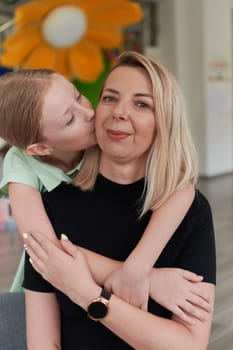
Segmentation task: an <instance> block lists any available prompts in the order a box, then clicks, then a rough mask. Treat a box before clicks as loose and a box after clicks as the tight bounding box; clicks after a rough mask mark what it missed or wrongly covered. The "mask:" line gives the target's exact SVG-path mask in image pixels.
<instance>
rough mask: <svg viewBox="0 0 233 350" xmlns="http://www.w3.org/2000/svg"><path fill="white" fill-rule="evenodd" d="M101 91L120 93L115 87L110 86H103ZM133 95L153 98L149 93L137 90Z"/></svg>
mask: <svg viewBox="0 0 233 350" xmlns="http://www.w3.org/2000/svg"><path fill="white" fill-rule="evenodd" d="M103 91H104V92H105V91H107V92H111V93H113V94H117V95H120V92H119V91H117V90H115V89H112V88H104V89H103ZM134 96H135V97H149V98H151V99H153V96H152V95H151V94H147V93H144V92H137V93H135V94H134Z"/></svg>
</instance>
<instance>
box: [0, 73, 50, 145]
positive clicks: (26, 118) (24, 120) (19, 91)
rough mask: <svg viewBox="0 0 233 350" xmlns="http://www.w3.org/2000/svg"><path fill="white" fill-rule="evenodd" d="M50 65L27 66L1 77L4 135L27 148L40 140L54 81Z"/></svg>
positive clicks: (1, 132) (0, 126) (0, 133)
mask: <svg viewBox="0 0 233 350" xmlns="http://www.w3.org/2000/svg"><path fill="white" fill-rule="evenodd" d="M53 74H55V72H54V71H52V70H50V69H25V70H19V71H15V72H10V73H7V74H4V75H2V76H1V77H0V137H2V138H3V139H4V140H5V141H6V142H7V143H8V144H10V145H14V146H16V147H19V148H22V149H26V147H27V146H28V145H30V144H32V143H34V142H36V141H40V139H41V137H42V135H41V117H42V104H43V97H44V95H45V93H46V92H47V90H48V88H49V87H50V84H51V82H52V77H53Z"/></svg>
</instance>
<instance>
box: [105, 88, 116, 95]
mask: <svg viewBox="0 0 233 350" xmlns="http://www.w3.org/2000/svg"><path fill="white" fill-rule="evenodd" d="M103 91H108V92H111V93H113V94H118V95H120V93H119V91H117V90H115V89H111V88H104V89H103Z"/></svg>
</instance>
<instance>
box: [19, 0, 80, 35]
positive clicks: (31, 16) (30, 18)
mask: <svg viewBox="0 0 233 350" xmlns="http://www.w3.org/2000/svg"><path fill="white" fill-rule="evenodd" d="M79 2H80V1H77V0H73V1H72V0H49V1H48V0H41V1H31V2H29V3H26V4H23V5H20V6H18V7H16V10H15V26H16V28H17V29H21V28H22V27H25V26H27V25H29V24H31V23H33V22H38V21H41V20H43V18H44V17H45V16H46V15H47V14H48V12H49V11H51V10H53V9H54V8H55V7H57V6H64V5H76V6H77V5H78V4H79Z"/></svg>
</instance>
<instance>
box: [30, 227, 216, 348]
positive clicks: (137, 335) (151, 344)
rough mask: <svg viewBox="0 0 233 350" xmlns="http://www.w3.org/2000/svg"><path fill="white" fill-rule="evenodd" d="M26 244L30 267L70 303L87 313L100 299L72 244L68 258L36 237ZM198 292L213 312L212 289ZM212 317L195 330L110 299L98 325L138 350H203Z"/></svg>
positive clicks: (42, 239)
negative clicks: (95, 299)
mask: <svg viewBox="0 0 233 350" xmlns="http://www.w3.org/2000/svg"><path fill="white" fill-rule="evenodd" d="M26 241H27V242H28V249H27V250H28V253H29V255H30V256H31V259H32V263H33V267H34V268H35V269H36V270H37V271H38V272H39V273H41V274H42V276H43V277H44V278H45V279H47V280H49V281H50V282H51V283H52V284H53V285H54V286H55V287H56V288H58V289H60V290H62V291H63V292H64V293H65V294H66V295H68V297H69V298H70V299H71V300H72V301H73V302H75V303H76V304H78V305H80V306H81V307H82V308H84V309H85V310H87V305H88V302H89V301H90V300H92V299H93V298H96V297H98V296H99V294H100V290H101V288H100V286H99V285H98V284H96V282H95V281H94V279H93V277H92V274H91V272H90V270H89V267H88V263H87V262H86V259H85V256H84V255H83V254H82V253H81V252H80V251H79V250H78V249H75V247H74V246H73V245H72V244H71V243H70V248H71V247H73V248H74V249H73V248H71V249H70V248H68V249H69V254H66V253H65V252H63V251H62V250H60V249H57V248H56V247H55V246H54V245H53V244H51V243H50V242H49V241H48V240H46V239H44V238H43V236H42V235H39V234H36V233H35V234H33V236H29V237H28V238H27V240H26ZM58 270H59V273H57V272H58ZM80 276H81V277H80ZM80 281H82V283H80ZM200 288H202V289H204V290H205V291H204V292H205V293H207V294H209V295H210V305H211V308H212V310H213V302H214V286H213V285H211V284H207V283H201V286H200ZM212 313H213V311H211V313H210V314H209V317H208V319H207V320H206V322H204V323H203V322H200V321H198V320H197V322H196V324H195V325H194V326H190V325H187V324H183V323H182V322H181V321H180V320H178V319H177V318H176V319H175V318H174V319H173V320H167V319H163V318H160V317H157V316H155V315H152V314H150V313H148V312H145V311H143V310H141V309H138V308H136V307H134V306H132V305H130V304H128V303H127V302H125V301H123V300H122V299H120V298H118V297H116V296H114V295H113V296H112V297H111V299H110V308H109V313H108V315H107V316H106V317H105V318H104V319H103V320H102V321H101V322H102V323H103V324H104V325H105V326H106V327H107V328H109V329H110V330H112V331H113V332H114V333H115V334H117V335H118V336H119V337H120V338H122V339H124V340H125V341H126V342H127V343H129V344H130V345H131V346H132V347H133V348H135V349H138V350H140V349H142V350H147V349H148V350H150V349H153V350H156V349H158V350H160V349H163V350H166V349H169V350H170V349H171V350H187V349H189V350H197V349H198V350H204V349H206V346H207V343H208V338H209V332H210V327H211V322H212ZM126 324H127V327H125V325H126ZM142 330H143V332H142Z"/></svg>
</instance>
